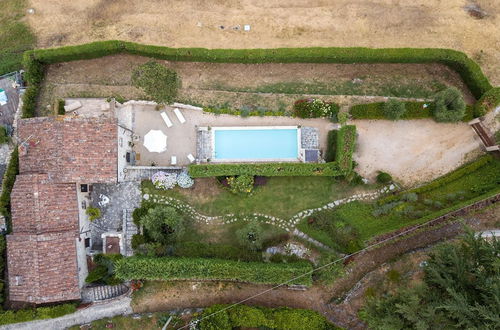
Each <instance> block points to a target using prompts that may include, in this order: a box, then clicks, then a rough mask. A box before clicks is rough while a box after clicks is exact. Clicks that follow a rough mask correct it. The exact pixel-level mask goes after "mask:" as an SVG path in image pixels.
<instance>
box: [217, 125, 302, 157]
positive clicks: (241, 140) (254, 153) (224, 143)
mask: <svg viewBox="0 0 500 330" xmlns="http://www.w3.org/2000/svg"><path fill="white" fill-rule="evenodd" d="M297 134H298V133H297V129H296V128H291V129H248V130H246V129H242V130H239V129H238V130H224V129H217V130H215V132H214V137H215V159H216V160H266V159H296V158H297V157H298V145H297Z"/></svg>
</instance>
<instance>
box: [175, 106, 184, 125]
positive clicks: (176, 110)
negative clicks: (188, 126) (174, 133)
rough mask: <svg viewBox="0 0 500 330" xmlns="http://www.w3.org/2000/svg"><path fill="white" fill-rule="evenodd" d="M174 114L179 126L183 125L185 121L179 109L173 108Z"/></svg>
mask: <svg viewBox="0 0 500 330" xmlns="http://www.w3.org/2000/svg"><path fill="white" fill-rule="evenodd" d="M174 113H175V115H176V116H177V119H179V121H180V122H181V124H184V123H185V122H186V119H185V118H184V116H183V115H182V112H181V111H180V110H179V109H177V108H175V109H174Z"/></svg>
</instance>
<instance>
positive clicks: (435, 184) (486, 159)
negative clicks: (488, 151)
mask: <svg viewBox="0 0 500 330" xmlns="http://www.w3.org/2000/svg"><path fill="white" fill-rule="evenodd" d="M492 161H497V160H495V159H494V158H493V156H491V155H485V156H482V157H480V158H479V159H478V160H476V161H474V162H472V163H469V164H467V165H464V166H462V167H460V168H458V169H456V170H454V171H453V172H450V173H448V174H446V175H444V176H442V177H440V178H438V179H436V180H434V181H432V182H430V183H428V184H426V185H423V186H420V187H418V188H415V189H410V190H406V191H404V192H401V193H400V194H396V195H391V196H387V197H385V198H382V199H379V200H378V204H379V205H382V204H386V203H389V202H392V201H395V200H399V199H400V198H401V196H402V195H405V194H408V193H416V194H420V193H424V192H427V191H431V190H435V189H437V188H439V187H441V186H443V185H445V184H448V183H450V182H453V181H456V180H458V179H460V178H461V177H463V176H464V175H466V174H469V173H472V172H474V171H476V170H478V169H479V168H481V167H483V166H485V165H486V164H488V163H490V162H492Z"/></svg>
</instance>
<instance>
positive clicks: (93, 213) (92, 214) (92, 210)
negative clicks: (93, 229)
mask: <svg viewBox="0 0 500 330" xmlns="http://www.w3.org/2000/svg"><path fill="white" fill-rule="evenodd" d="M85 214H86V215H88V217H89V221H94V220H96V219H99V218H100V217H101V210H100V209H99V208H97V207H88V208H87V210H86V211H85Z"/></svg>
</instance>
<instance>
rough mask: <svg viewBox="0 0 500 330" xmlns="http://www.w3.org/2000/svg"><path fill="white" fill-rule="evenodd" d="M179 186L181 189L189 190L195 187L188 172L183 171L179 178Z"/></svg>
mask: <svg viewBox="0 0 500 330" xmlns="http://www.w3.org/2000/svg"><path fill="white" fill-rule="evenodd" d="M177 185H178V186H179V187H181V188H184V189H188V188H191V187H192V186H193V185H194V180H193V179H192V178H191V177H190V176H189V174H188V173H187V172H186V171H182V172H181V173H179V175H178V176H177Z"/></svg>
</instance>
